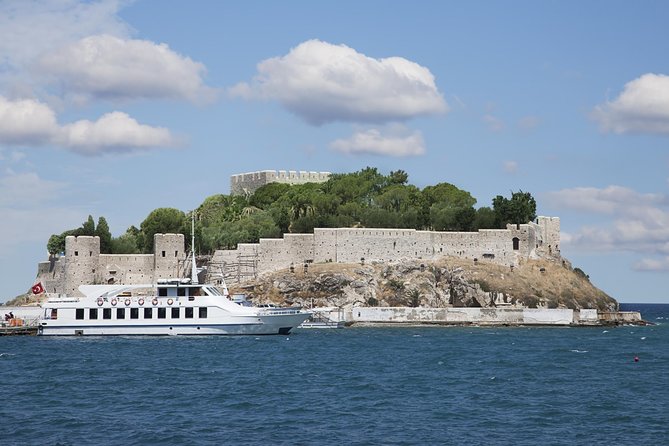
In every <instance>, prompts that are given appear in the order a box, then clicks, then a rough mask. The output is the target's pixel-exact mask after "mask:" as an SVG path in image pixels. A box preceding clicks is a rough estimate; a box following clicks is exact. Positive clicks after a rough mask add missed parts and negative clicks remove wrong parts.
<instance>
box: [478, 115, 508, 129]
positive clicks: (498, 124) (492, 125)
mask: <svg viewBox="0 0 669 446" xmlns="http://www.w3.org/2000/svg"><path fill="white" fill-rule="evenodd" d="M483 122H485V123H486V125H487V126H488V130H490V131H491V132H501V131H502V130H504V121H502V120H501V119H499V118H497V117H495V116H493V115H483Z"/></svg>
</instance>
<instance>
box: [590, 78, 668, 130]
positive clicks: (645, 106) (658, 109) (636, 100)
mask: <svg viewBox="0 0 669 446" xmlns="http://www.w3.org/2000/svg"><path fill="white" fill-rule="evenodd" d="M592 117H593V118H594V119H595V120H597V121H598V122H599V125H600V129H601V130H602V131H603V132H614V133H660V134H666V135H669V76H666V75H663V74H652V73H648V74H644V75H643V76H641V77H639V78H637V79H634V80H633V81H630V82H628V83H627V84H625V88H624V89H623V92H622V93H621V94H620V95H619V96H618V97H617V98H616V99H615V100H614V101H612V102H606V103H605V104H602V105H598V106H597V107H595V109H594V110H593V112H592Z"/></svg>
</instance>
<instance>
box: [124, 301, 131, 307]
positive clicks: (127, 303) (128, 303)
mask: <svg viewBox="0 0 669 446" xmlns="http://www.w3.org/2000/svg"><path fill="white" fill-rule="evenodd" d="M128 305H130V299H126V300H125V306H126V307H127V306H128Z"/></svg>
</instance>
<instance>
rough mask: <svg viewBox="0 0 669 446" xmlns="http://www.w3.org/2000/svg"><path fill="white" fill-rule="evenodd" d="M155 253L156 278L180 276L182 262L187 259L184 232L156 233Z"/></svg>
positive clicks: (154, 239)
mask: <svg viewBox="0 0 669 446" xmlns="http://www.w3.org/2000/svg"><path fill="white" fill-rule="evenodd" d="M153 252H154V253H155V257H154V261H155V264H154V265H155V266H154V267H155V270H154V277H153V278H154V280H156V281H157V280H160V279H172V278H175V277H180V276H181V274H180V273H181V272H182V271H179V266H180V264H183V261H184V260H185V259H186V252H185V242H184V235H183V234H155V235H154V236H153Z"/></svg>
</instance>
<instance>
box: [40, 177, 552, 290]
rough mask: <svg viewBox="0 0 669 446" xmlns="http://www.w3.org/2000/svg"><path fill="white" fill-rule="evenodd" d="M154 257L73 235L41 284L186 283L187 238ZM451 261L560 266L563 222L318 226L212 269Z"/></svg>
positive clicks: (236, 253) (228, 254) (168, 239)
mask: <svg viewBox="0 0 669 446" xmlns="http://www.w3.org/2000/svg"><path fill="white" fill-rule="evenodd" d="M266 173H267V172H266ZM269 173H272V174H274V173H276V172H269ZM257 174H259V173H258V172H255V173H252V174H246V175H257ZM277 175H278V173H277ZM285 177H290V174H289V173H286V174H285ZM308 177H309V176H308V175H307V176H306V178H308ZM300 178H305V176H304V175H301V176H300ZM154 253H155V254H102V255H101V254H100V239H99V237H89V236H79V237H74V236H70V237H67V238H66V240H65V256H64V257H61V258H59V259H58V260H55V261H53V262H50V263H43V264H40V265H39V269H38V280H40V281H42V283H43V284H45V285H46V286H47V288H48V289H49V291H52V290H53V292H58V293H67V294H69V295H75V296H76V295H78V294H79V293H78V286H79V285H81V284H95V283H105V284H113V283H124V284H135V283H152V282H155V281H156V280H160V279H165V278H173V277H183V275H184V273H187V272H188V271H187V269H188V267H187V265H186V264H187V256H186V252H185V243H184V236H183V235H182V234H156V235H155V236H154ZM444 256H452V257H460V258H464V259H471V260H472V261H474V262H475V261H478V260H485V261H488V262H493V263H497V264H500V265H505V266H511V267H513V266H517V265H519V264H520V263H522V262H523V261H524V260H525V259H531V258H544V259H552V260H560V259H561V257H560V219H559V218H557V217H538V218H537V220H536V221H535V222H529V223H525V224H520V225H515V224H511V225H507V227H506V228H505V229H481V230H479V231H476V232H440V231H417V230H415V229H394V228H315V229H314V232H313V234H284V236H283V237H282V238H276V239H269V238H267V239H260V241H259V242H258V243H240V244H239V245H238V247H237V249H235V250H219V251H216V253H215V254H214V256H213V259H212V264H220V265H224V264H227V265H241V263H240V262H242V263H243V262H249V261H250V262H251V263H252V264H253V265H254V266H253V268H254V274H256V273H258V274H262V273H264V272H269V271H276V270H279V269H282V268H288V267H290V265H300V264H308V263H311V262H315V263H330V262H333V263H360V262H362V263H364V262H394V261H401V260H403V259H407V260H409V259H410V260H419V259H425V260H436V259H438V258H440V257H444ZM244 259H246V260H244ZM249 259H250V260H249Z"/></svg>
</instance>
